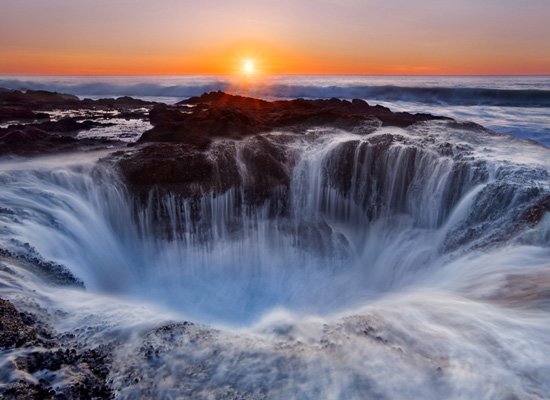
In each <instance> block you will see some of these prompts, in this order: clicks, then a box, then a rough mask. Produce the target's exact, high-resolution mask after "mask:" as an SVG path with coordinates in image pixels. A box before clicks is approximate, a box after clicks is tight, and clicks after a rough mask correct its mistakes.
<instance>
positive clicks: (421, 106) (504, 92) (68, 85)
mask: <svg viewBox="0 0 550 400" xmlns="http://www.w3.org/2000/svg"><path fill="white" fill-rule="evenodd" d="M0 87H5V88H11V89H43V90H51V91H58V92H67V93H71V94H76V95H78V96H80V97H89V98H101V97H118V96H133V97H138V98H142V99H147V100H156V101H162V102H166V103H175V102H176V101H179V100H181V99H184V98H188V97H191V96H196V95H200V94H202V93H204V92H207V91H212V90H223V91H227V92H230V93H238V94H244V95H249V96H254V97H260V98H266V99H288V98H332V97H337V98H341V99H352V98H360V99H363V100H366V101H368V102H369V103H372V104H381V105H384V106H386V107H389V108H390V109H392V110H394V111H409V112H427V113H432V114H437V115H444V116H449V117H453V118H456V119H459V120H467V121H473V122H476V123H479V124H481V125H483V126H485V127H487V128H489V129H492V130H494V131H495V132H497V133H502V134H510V135H514V136H516V137H520V138H524V139H531V140H534V141H536V142H538V143H541V144H543V145H545V146H547V147H548V146H550V76H340V75H338V76H317V75H315V76H303V75H302V76H298V75H292V76H269V77H257V78H256V79H254V80H249V81H246V80H244V79H243V78H240V77H224V76H189V75H186V76H101V77H98V76H3V77H0Z"/></svg>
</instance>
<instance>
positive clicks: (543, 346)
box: [0, 122, 550, 398]
mask: <svg viewBox="0 0 550 400" xmlns="http://www.w3.org/2000/svg"><path fill="white" fill-rule="evenodd" d="M255 140H257V139H256V138H251V139H245V140H243V141H240V142H234V141H230V140H227V141H220V142H218V143H216V144H215V145H214V146H213V149H212V151H211V155H210V157H212V160H213V162H214V163H215V164H216V165H218V166H219V168H220V170H223V169H224V168H225V167H226V166H225V164H224V163H226V162H227V160H228V159H230V162H231V163H233V164H234V165H236V171H238V175H239V177H238V179H237V181H238V182H240V183H239V184H237V185H235V186H234V187H231V188H224V189H223V190H221V189H220V188H219V187H217V186H216V185H213V186H211V187H210V188H206V187H202V188H196V190H197V192H196V193H199V194H198V195H197V194H196V193H195V194H194V195H192V196H183V195H181V194H177V193H174V192H169V191H163V190H161V189H155V190H152V191H151V192H150V193H148V194H147V196H145V197H144V198H143V197H141V198H136V197H134V195H133V194H132V192H131V191H128V190H127V189H126V186H125V183H124V181H123V180H122V179H121V178H119V177H118V174H117V173H116V171H115V170H114V169H113V168H112V166H111V165H110V164H109V163H106V162H97V160H98V158H100V157H103V156H105V155H106V154H90V155H88V156H86V157H87V159H83V156H82V155H79V156H65V157H57V158H55V159H48V158H45V159H39V160H33V161H4V162H2V163H1V164H0V181H1V183H2V187H3V189H2V191H1V192H0V206H1V208H0V222H1V228H0V244H1V246H2V247H3V248H5V249H8V250H9V251H10V252H11V253H12V254H25V253H28V252H30V251H31V252H32V253H33V254H37V255H39V257H41V258H42V259H44V260H47V261H53V262H55V263H58V264H61V265H63V266H65V267H66V268H68V269H69V270H70V271H71V272H72V273H73V274H74V275H75V276H76V277H77V278H79V279H81V280H82V281H83V282H84V284H85V285H86V288H87V291H86V292H82V291H79V290H75V289H63V288H56V289H55V290H56V291H58V292H63V291H65V293H67V296H76V297H75V298H78V299H79V301H82V302H83V304H89V305H88V306H86V307H84V309H85V310H86V311H80V312H81V313H85V312H97V313H99V314H101V312H100V310H101V309H102V308H101V307H105V304H106V303H109V300H108V299H110V298H112V297H111V296H117V297H118V298H124V299H127V300H125V301H128V302H130V303H132V304H137V305H138V306H140V305H142V304H149V305H152V306H151V307H157V308H155V310H164V311H158V313H160V314H162V313H163V312H165V313H166V315H171V317H172V318H176V319H177V318H184V317H185V318H190V319H191V320H195V321H198V322H201V323H207V324H214V325H216V326H220V327H224V328H223V329H224V331H225V330H227V332H233V331H232V330H231V329H235V327H239V330H237V331H235V332H238V333H218V334H216V335H218V336H216V339H215V343H213V342H211V341H208V344H207V346H208V347H209V348H211V349H217V350H212V351H219V352H221V353H222V354H225V356H220V355H212V354H211V355H210V358H209V356H208V355H207V354H205V353H204V352H201V351H199V350H196V351H197V353H196V354H195V353H193V357H195V358H194V360H195V361H197V360H199V361H200V362H202V363H204V364H205V365H210V364H211V363H214V364H216V365H217V366H216V368H215V371H214V372H213V371H212V369H211V368H210V367H209V368H210V369H207V371H209V372H204V371H203V373H204V374H206V375H207V378H204V380H202V381H201V380H200V379H199V380H197V381H194V382H195V383H189V387H188V389H189V390H191V389H192V388H195V389H196V388H198V387H202V388H203V389H202V390H205V391H208V390H210V391H211V392H209V393H218V392H216V391H215V388H217V387H218V386H216V385H222V383H223V382H227V381H232V382H235V384H236V385H238V386H239V385H240V386H239V387H240V388H241V389H242V390H243V391H246V390H251V391H254V390H259V389H257V387H256V386H251V385H252V383H251V380H250V379H251V378H247V377H246V376H243V375H242V371H245V370H246V371H252V370H254V368H255V367H258V364H257V363H258V359H262V360H264V363H263V364H262V365H264V366H263V367H262V368H263V369H262V368H260V369H259V370H258V372H257V373H258V374H259V376H261V377H264V378H266V379H267V377H270V378H269V379H270V381H269V382H268V383H266V385H265V388H264V389H262V390H265V391H267V393H271V392H269V391H270V390H275V391H276V393H277V396H279V397H284V396H285V395H286V396H287V398H288V397H299V396H300V395H303V396H305V397H304V398H320V397H323V398H361V394H362V393H363V394H364V393H369V394H370V395H371V396H374V397H376V396H382V397H384V396H387V397H390V398H406V397H410V396H413V397H414V396H415V395H416V396H420V395H421V394H423V395H424V397H430V396H431V397H433V398H438V396H442V395H445V396H449V397H454V398H462V397H468V395H469V394H473V393H476V395H477V394H479V393H481V392H483V390H485V389H487V393H488V394H487V396H486V397H488V398H494V397H505V396H508V395H509V396H512V397H513V396H516V397H519V398H529V397H528V396H532V397H533V398H539V397H544V396H545V393H546V395H547V394H548V393H549V392H550V386H548V385H549V383H548V382H547V381H545V380H544V379H541V377H542V376H544V374H546V373H549V372H550V364H548V362H547V361H546V360H544V359H542V358H540V357H541V356H540V355H541V354H544V353H545V351H550V339H549V338H548V335H547V334H545V332H546V329H547V328H548V327H549V326H550V314H549V311H550V310H549V309H548V305H549V303H548V295H547V291H548V288H549V287H550V279H549V276H550V275H549V273H548V267H549V265H548V260H549V259H550V218H549V216H548V215H546V216H543V217H542V218H541V220H540V221H536V222H538V223H536V224H535V223H530V222H528V221H526V220H525V218H524V217H523V216H524V215H525V213H528V211H529V210H530V209H532V208H533V207H536V205H537V204H539V203H540V202H541V201H544V199H545V198H547V197H548V196H549V194H550V165H549V164H548V158H547V155H548V153H547V149H545V148H543V147H539V146H536V145H532V144H530V143H527V142H521V141H517V140H514V139H511V138H508V137H502V136H496V135H489V134H487V133H486V132H484V131H475V130H471V129H470V128H469V127H460V126H453V125H452V124H451V123H447V122H445V123H443V122H441V123H439V122H437V123H436V122H432V123H426V124H423V125H418V126H415V127H414V128H409V129H408V130H402V129H397V128H392V129H390V128H382V129H379V130H378V131H377V132H375V133H373V134H369V135H358V134H352V133H346V132H340V131H321V132H319V131H312V132H310V133H309V134H307V135H293V134H286V133H280V134H270V135H265V136H264V137H263V139H262V140H267V141H268V142H270V143H272V144H273V145H274V146H278V147H279V148H282V149H284V151H285V152H286V157H285V161H284V162H283V163H282V164H283V165H282V166H281V168H282V170H284V171H285V173H288V177H289V179H288V182H287V183H285V184H277V185H271V186H270V187H268V190H267V191H264V192H262V196H260V197H258V196H256V197H253V196H251V195H250V193H249V192H248V189H249V188H254V187H257V186H258V185H261V184H265V182H263V181H262V179H263V175H262V174H258V172H257V171H252V170H251V168H252V166H251V164H250V162H249V160H248V159H247V157H245V156H244V155H243V154H245V153H246V151H248V149H249V148H251V147H254V146H256V143H255ZM510 146H515V147H516V148H517V147H521V148H522V151H521V152H518V154H529V160H524V159H521V158H520V156H517V155H514V154H511V153H510V152H509V151H510V150H509V149H510ZM489 149H490V150H489ZM228 155H229V156H228ZM533 282H536V284H535V283H533ZM25 285H27V286H29V285H31V284H30V283H26V284H21V285H20V286H21V287H20V288H19V289H17V290H19V291H22V290H24V288H25V287H27V286H25ZM4 286H5V287H7V288H8V290H7V291H8V293H12V294H13V293H15V292H17V290H16V289H15V288H16V287H17V285H15V284H5V285H4ZM31 286H32V285H31ZM31 286H29V287H31ZM29 290H30V289H29ZM52 290H54V289H52ZM75 293H76V294H75ZM84 293H89V294H90V296H92V295H93V296H96V297H97V298H102V296H104V298H105V299H106V300H104V301H100V300H97V301H98V303H99V304H101V306H99V305H94V304H93V303H90V301H89V300H83V297H82V296H86V295H85V294H84ZM545 293H546V294H545ZM44 296H46V297H47V296H48V295H44ZM49 301H50V302H54V300H49ZM55 302H56V304H57V305H56V307H61V308H63V307H68V306H67V305H66V304H65V305H64V306H63V305H60V304H64V302H63V300H59V299H58V300H55ZM114 304H118V303H114ZM138 306H136V307H138ZM74 307H75V306H71V308H72V309H73V312H76V311H75V310H74ZM95 307H99V308H95ZM116 307H117V306H116V305H110V306H109V307H108V308H109V311H108V312H106V313H105V314H106V315H105V316H98V317H97V318H98V320H99V321H100V322H97V324H98V325H102V326H104V327H109V328H104V329H106V330H108V331H110V329H111V328H110V327H111V326H112V325H113V324H114V322H113V321H115V320H118V319H120V321H123V322H118V324H120V325H122V326H123V325H124V324H131V323H130V322H128V321H132V318H135V311H125V312H123V311H120V313H118V314H117V311H116V310H117V308H116ZM120 308H121V309H123V306H120ZM94 309H95V310H96V311H90V310H94ZM520 310H522V311H523V313H520ZM146 314H147V315H149V314H150V313H146ZM128 315H132V317H129V316H128ZM156 315H158V314H156ZM345 316H347V317H345ZM82 318H84V317H82ZM157 318H158V317H157ZM167 318H168V317H167ZM161 319H162V318H161ZM79 321H80V322H81V320H79ZM101 321H102V322H101ZM106 321H108V322H106ZM124 321H125V322H124ZM80 322H79V323H80ZM67 323H68V322H67ZM67 323H66V324H67ZM68 324H69V325H70V323H68ZM228 327H233V328H228ZM205 329H206V328H205ZM100 331H101V329H100ZM186 332H187V331H186ZM182 335H183V336H185V335H184V334H183V333H182ZM197 335H199V333H197ZM100 336H101V335H100ZM183 336H182V337H183ZM365 338H367V339H368V340H367V341H365V340H366V339H365ZM96 340H102V339H97V338H96ZM155 340H157V341H160V342H158V343H157V344H159V343H161V342H162V340H161V339H155ZM182 340H183V339H182ZM208 340H210V339H208ZM212 340H214V339H212ZM130 343H131V342H130ZM222 343H223V345H222ZM180 344H181V345H183V344H182V343H180ZM132 346H133V345H132V344H128V345H127V348H126V350H125V351H126V352H127V353H128V354H130V353H131V351H132V349H134V348H133V347H132ZM136 346H137V345H136ZM272 346H273V347H272ZM357 346H359V347H357ZM246 349H250V350H249V351H247V350H246ZM354 349H355V350H354ZM134 350H135V349H134ZM193 351H195V350H193ZM294 351H296V352H297V354H296V355H294V356H291V353H293V352H294ZM122 354H126V353H124V352H122V353H120V355H119V356H120V357H119V363H120V365H119V367H120V370H119V372H120V375H117V374H115V376H113V382H114V385H115V387H117V385H118V388H119V389H120V391H121V393H122V395H123V396H128V397H132V395H133V394H134V395H135V392H133V391H132V390H133V389H132V387H133V386H132V385H134V383H129V381H127V380H126V379H127V378H125V377H126V376H127V377H131V376H132V374H133V373H136V370H139V371H141V372H140V374H141V375H140V376H142V378H143V382H147V377H149V378H150V379H151V380H152V381H155V379H156V375H155V373H156V372H155V371H157V370H156V369H154V368H153V369H151V371H148V372H147V371H145V370H146V368H147V367H146V366H145V365H140V362H139V361H136V360H129V359H128V358H127V357H126V356H123V355H122ZM177 354H178V352H177V349H176V348H175V349H174V354H170V353H169V352H167V353H165V354H164V353H163V355H162V357H163V363H164V364H165V365H166V368H168V370H170V371H171V373H172V374H174V377H175V378H174V379H177V377H178V376H179V375H178V374H180V373H181V374H183V372H181V371H182V370H184V369H185V368H184V367H185V366H186V365H187V364H186V361H185V360H184V358H178V356H177ZM209 354H210V353H209ZM344 354H345V357H342V355H344ZM232 357H240V358H241V359H242V365H239V366H232V365H231V363H230V361H229V360H231V359H232ZM228 363H229V364H228ZM277 363H282V364H283V365H285V366H286V367H285V368H287V369H288V373H287V375H284V376H281V375H280V374H281V372H280V370H279V369H277V371H279V372H278V373H274V372H273V371H272V370H270V368H275V367H274V365H277ZM413 366H414V368H413ZM182 368H183V369H182ZM205 368H206V367H205ZM232 368H236V369H237V370H238V371H241V373H239V372H236V371H235V372H231V370H232ZM205 371H206V370H205ZM270 371H271V372H270ZM157 372H158V371H157ZM247 373H249V372H247ZM485 373H487V374H488V375H487V376H485V375H484V374H485ZM125 374H126V375H125ZM466 375H468V376H466ZM228 376H229V378H230V379H229V378H228ZM222 377H223V378H222ZM128 379H129V378H128ZM182 379H183V378H182ZM228 379H229V380H228ZM384 380H385V381H384ZM300 382H310V383H309V384H303V386H301V384H300ZM415 382H416V383H415ZM502 382H507V383H506V384H505V385H504V386H503V387H499V386H498V385H500V383H502ZM136 385H137V384H136ZM194 385H195V386H194ZM201 385H202V386H201ZM152 387H153V389H151V390H152V392H151V393H150V394H151V395H153V394H154V395H155V396H156V395H160V394H162V395H168V394H169V389H168V388H166V387H162V385H160V386H159V385H156V384H155V385H153V386H152ZM483 388H485V389H483ZM180 389H181V388H180ZM314 389H315V390H314ZM136 390H137V389H136ZM216 390H217V389H216ZM190 393H191V392H190ZM193 393H196V392H193ZM501 395H502V396H501ZM537 396H538V397H537ZM476 397H479V398H481V397H483V396H481V397H480V396H476Z"/></svg>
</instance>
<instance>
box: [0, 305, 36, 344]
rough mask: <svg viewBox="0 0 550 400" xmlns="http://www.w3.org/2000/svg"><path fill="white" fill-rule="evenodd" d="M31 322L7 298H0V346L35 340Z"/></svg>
mask: <svg viewBox="0 0 550 400" xmlns="http://www.w3.org/2000/svg"><path fill="white" fill-rule="evenodd" d="M31 322H32V321H31V320H29V318H27V316H26V315H25V314H21V313H19V311H17V309H16V308H15V306H14V305H13V304H12V303H10V302H9V301H8V300H4V299H0V348H9V347H20V346H23V345H25V344H26V343H29V342H31V341H33V340H35V339H36V331H35V329H34V328H33V327H32V326H31Z"/></svg>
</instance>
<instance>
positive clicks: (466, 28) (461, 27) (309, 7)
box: [0, 0, 550, 75]
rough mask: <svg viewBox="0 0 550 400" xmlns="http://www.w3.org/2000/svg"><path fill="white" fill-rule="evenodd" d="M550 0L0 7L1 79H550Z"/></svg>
mask: <svg viewBox="0 0 550 400" xmlns="http://www.w3.org/2000/svg"><path fill="white" fill-rule="evenodd" d="M549 21H550V0H277V1H273V0H270V1H264V0H254V1H251V0H200V1H199V0H133V1H131V0H0V74H4V75H5V74H22V75H28V74H46V75H49V74H52V75H143V74H166V75H173V74H232V73H239V71H240V69H241V68H242V65H243V64H244V63H246V60H249V62H250V60H252V61H253V63H254V67H255V69H254V70H255V71H256V72H257V73H265V74H389V75H402V74H411V75H430V74H442V75H446V74H474V75H477V74H550V23H549Z"/></svg>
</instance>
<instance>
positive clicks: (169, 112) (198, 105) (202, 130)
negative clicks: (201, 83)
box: [140, 92, 446, 146]
mask: <svg viewBox="0 0 550 400" xmlns="http://www.w3.org/2000/svg"><path fill="white" fill-rule="evenodd" d="M150 118H151V123H152V124H153V125H154V128H153V129H151V130H150V131H148V132H145V133H144V134H143V136H142V137H141V139H140V141H141V142H175V143H187V144H192V145H196V146H206V145H207V144H208V142H209V140H210V139H211V138H216V137H225V138H241V137H244V136H249V135H254V134H258V133H262V132H269V131H271V130H274V129H278V128H286V129H293V130H296V129H297V130H303V129H304V128H307V127H312V126H332V127H336V128H344V129H352V128H353V127H356V126H358V125H361V124H362V123H365V122H368V121H380V122H381V124H382V125H392V126H400V127H406V126H409V125H411V124H414V123H416V122H420V121H427V120H431V119H446V118H443V117H435V116H432V115H429V114H409V113H394V112H392V111H390V110H389V109H388V108H385V107H382V106H374V107H373V106H370V105H369V104H368V103H367V102H365V101H362V100H358V99H356V100H354V101H351V102H350V101H346V100H339V99H330V100H304V99H297V100H288V101H287V100H283V101H273V102H269V101H265V100H259V99H253V98H249V97H243V96H234V95H229V94H226V93H223V92H211V93H206V94H203V95H202V96H198V97H192V98H190V99H188V100H185V101H182V102H180V103H178V104H177V105H176V106H166V105H162V106H156V107H155V108H153V110H152V111H151V114H150Z"/></svg>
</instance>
